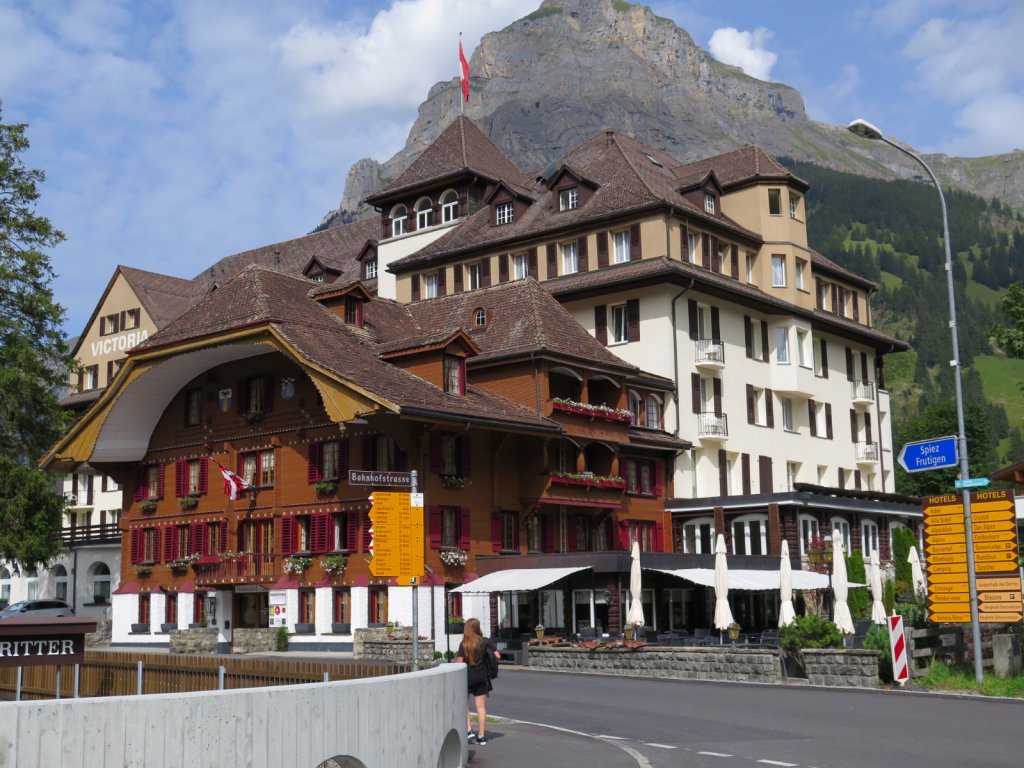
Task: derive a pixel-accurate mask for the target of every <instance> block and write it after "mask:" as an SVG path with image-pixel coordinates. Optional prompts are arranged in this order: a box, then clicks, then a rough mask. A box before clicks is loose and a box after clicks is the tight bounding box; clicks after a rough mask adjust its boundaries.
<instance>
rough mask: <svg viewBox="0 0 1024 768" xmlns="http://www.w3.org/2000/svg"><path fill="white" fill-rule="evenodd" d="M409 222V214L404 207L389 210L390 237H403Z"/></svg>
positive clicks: (397, 206) (398, 206)
mask: <svg viewBox="0 0 1024 768" xmlns="http://www.w3.org/2000/svg"><path fill="white" fill-rule="evenodd" d="M408 222H409V212H408V211H407V210H406V208H405V206H404V205H396V206H395V207H394V208H392V209H391V235H392V236H393V237H397V236H398V235H404V234H405V230H406V225H407V224H408Z"/></svg>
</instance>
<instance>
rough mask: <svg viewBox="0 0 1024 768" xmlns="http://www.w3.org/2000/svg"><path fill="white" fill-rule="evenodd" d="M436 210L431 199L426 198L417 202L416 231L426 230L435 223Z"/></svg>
mask: <svg viewBox="0 0 1024 768" xmlns="http://www.w3.org/2000/svg"><path fill="white" fill-rule="evenodd" d="M433 212H434V209H433V207H432V206H431V204H430V198H429V197H424V198H421V199H420V200H418V201H417V202H416V229H426V228H427V227H429V226H430V225H431V224H433V223H434V217H433Z"/></svg>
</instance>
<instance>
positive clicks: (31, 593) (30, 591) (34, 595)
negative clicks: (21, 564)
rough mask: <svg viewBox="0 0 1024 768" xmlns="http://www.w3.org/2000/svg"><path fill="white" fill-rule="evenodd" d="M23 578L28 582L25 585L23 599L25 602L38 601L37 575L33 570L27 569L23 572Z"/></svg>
mask: <svg viewBox="0 0 1024 768" xmlns="http://www.w3.org/2000/svg"><path fill="white" fill-rule="evenodd" d="M25 576H26V577H28V580H27V581H26V583H25V589H26V593H25V599H26V600H38V599H39V573H38V571H36V569H35V568H29V569H28V570H27V571H25Z"/></svg>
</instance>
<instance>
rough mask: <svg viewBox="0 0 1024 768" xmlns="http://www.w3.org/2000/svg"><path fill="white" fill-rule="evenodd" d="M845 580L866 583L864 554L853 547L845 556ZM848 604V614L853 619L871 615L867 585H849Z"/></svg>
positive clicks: (869, 594) (869, 593)
mask: <svg viewBox="0 0 1024 768" xmlns="http://www.w3.org/2000/svg"><path fill="white" fill-rule="evenodd" d="M846 580H847V581H855V582H857V583H858V584H867V583H868V576H867V571H866V569H865V568H864V555H863V554H862V553H861V551H860V550H859V549H855V550H853V551H852V552H850V554H849V555H848V556H847V558H846ZM846 602H847V604H848V605H849V606H850V614H851V615H852V616H853V618H855V619H866V618H867V617H868V616H870V615H871V592H870V590H869V589H868V588H867V587H851V588H850V594H849V597H848V598H847V600H846Z"/></svg>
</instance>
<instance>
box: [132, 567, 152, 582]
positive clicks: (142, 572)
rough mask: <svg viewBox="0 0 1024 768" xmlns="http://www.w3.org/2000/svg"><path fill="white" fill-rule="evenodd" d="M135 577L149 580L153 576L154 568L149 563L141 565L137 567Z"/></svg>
mask: <svg viewBox="0 0 1024 768" xmlns="http://www.w3.org/2000/svg"><path fill="white" fill-rule="evenodd" d="M135 575H136V576H138V577H139V578H140V579H145V578H148V577H149V576H152V575H153V566H152V565H151V564H148V563H139V564H138V565H136V566H135Z"/></svg>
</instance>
